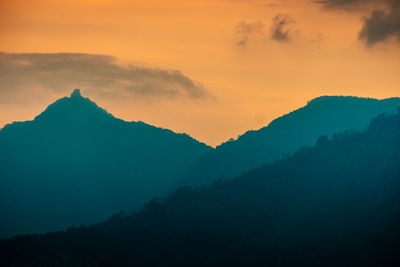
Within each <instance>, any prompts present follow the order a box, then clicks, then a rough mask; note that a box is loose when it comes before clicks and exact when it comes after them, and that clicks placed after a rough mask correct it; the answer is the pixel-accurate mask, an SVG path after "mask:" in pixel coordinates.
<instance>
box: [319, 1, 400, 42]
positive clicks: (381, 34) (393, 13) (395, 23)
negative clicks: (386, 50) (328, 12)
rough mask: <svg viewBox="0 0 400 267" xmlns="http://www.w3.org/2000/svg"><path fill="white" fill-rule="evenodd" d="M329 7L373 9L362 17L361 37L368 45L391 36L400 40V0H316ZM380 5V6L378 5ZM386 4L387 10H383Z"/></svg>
mask: <svg viewBox="0 0 400 267" xmlns="http://www.w3.org/2000/svg"><path fill="white" fill-rule="evenodd" d="M313 2H314V3H317V4H321V5H323V6H324V7H325V8H328V9H341V10H347V11H361V10H365V9H366V8H367V7H369V8H370V9H373V11H372V12H371V14H370V15H369V16H364V17H362V21H363V26H362V29H361V31H360V33H359V39H360V40H362V41H364V42H365V43H366V44H367V45H368V46H372V45H374V44H376V43H379V42H383V41H385V40H387V39H389V38H396V39H397V40H398V41H399V40H400V0H315V1H313ZM377 5H379V6H377ZM384 6H386V9H387V10H386V11H384V10H381V9H379V8H382V7H384Z"/></svg>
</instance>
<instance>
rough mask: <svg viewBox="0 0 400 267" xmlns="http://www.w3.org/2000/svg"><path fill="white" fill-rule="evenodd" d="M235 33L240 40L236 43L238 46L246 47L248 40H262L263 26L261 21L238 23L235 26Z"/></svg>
mask: <svg viewBox="0 0 400 267" xmlns="http://www.w3.org/2000/svg"><path fill="white" fill-rule="evenodd" d="M236 33H237V34H238V35H239V38H240V40H239V41H238V42H237V43H236V44H237V45H239V46H245V45H247V42H248V41H249V40H250V39H252V38H253V39H264V36H265V31H264V24H263V23H262V22H261V21H256V22H245V21H240V22H239V23H238V24H236Z"/></svg>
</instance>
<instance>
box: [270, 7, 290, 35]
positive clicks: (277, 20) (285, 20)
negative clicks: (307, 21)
mask: <svg viewBox="0 0 400 267" xmlns="http://www.w3.org/2000/svg"><path fill="white" fill-rule="evenodd" d="M272 22H273V24H272V26H271V39H272V40H275V41H289V40H290V32H291V29H290V27H289V25H290V24H292V23H293V20H292V19H291V18H290V16H289V15H283V14H278V15H276V16H275V17H274V18H273V19H272Z"/></svg>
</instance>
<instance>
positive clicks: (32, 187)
mask: <svg viewBox="0 0 400 267" xmlns="http://www.w3.org/2000/svg"><path fill="white" fill-rule="evenodd" d="M209 150H211V148H210V147H208V146H207V145H205V144H203V143H200V142H198V141H196V140H194V139H193V138H191V137H189V136H188V135H186V134H176V133H174V132H172V131H170V130H166V129H161V128H157V127H153V126H150V125H148V124H145V123H143V122H126V121H123V120H120V119H117V118H115V117H113V116H112V115H111V114H109V113H107V112H106V111H105V110H103V109H102V108H99V107H98V106H97V105H96V104H95V103H94V102H92V101H91V100H89V99H88V98H84V97H82V96H81V94H80V92H79V90H75V91H74V92H73V93H72V95H71V97H64V98H62V99H59V100H57V101H56V102H55V103H53V104H51V105H50V106H48V108H47V109H46V110H45V111H44V112H43V113H41V114H40V115H39V116H37V117H36V118H35V119H34V120H33V121H26V122H15V123H12V124H9V125H7V126H5V127H4V128H3V129H2V130H1V131H0V165H1V166H0V238H2V237H6V236H10V235H13V234H22V233H37V232H45V231H54V230H60V229H63V228H66V227H69V226H70V225H77V224H81V223H84V224H89V223H95V222H98V221H101V220H104V219H105V218H106V217H107V216H108V215H109V214H111V213H114V212H117V211H119V210H120V209H126V210H128V211H130V210H132V209H134V208H138V207H140V206H141V204H142V203H143V202H144V201H147V200H148V199H150V198H152V197H154V196H156V195H157V194H160V193H161V192H164V191H165V190H166V188H169V187H171V185H172V184H174V183H176V181H177V179H178V178H177V177H180V176H181V175H182V173H183V172H185V170H187V168H188V166H190V165H192V164H193V163H194V162H195V161H197V160H198V159H199V157H200V155H202V154H204V153H205V152H207V151H209Z"/></svg>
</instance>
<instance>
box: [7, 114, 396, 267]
mask: <svg viewBox="0 0 400 267" xmlns="http://www.w3.org/2000/svg"><path fill="white" fill-rule="evenodd" d="M399 136H400V109H399V113H397V114H396V115H379V116H378V117H376V118H374V119H373V120H372V122H371V123H370V124H369V127H368V128H367V129H366V130H365V131H362V132H360V133H354V132H342V133H338V134H335V135H333V136H332V137H331V138H328V137H326V136H322V137H320V138H318V140H317V142H316V144H315V146H313V147H303V148H301V149H300V150H298V151H297V152H295V153H294V154H293V155H292V156H288V157H287V158H285V159H281V160H278V161H277V162H275V163H274V164H267V165H263V166H260V167H259V168H256V169H253V170H250V171H248V172H246V173H244V174H242V175H240V176H238V177H235V178H233V179H228V180H222V181H216V182H214V183H212V184H209V185H203V186H197V187H188V186H187V187H183V188H180V189H178V190H176V191H175V192H174V193H172V194H171V195H170V196H169V197H168V198H166V199H154V200H152V201H150V202H149V203H148V204H147V205H146V207H145V208H144V209H143V210H141V211H140V212H136V213H133V214H131V215H128V216H126V215H124V214H121V213H119V214H115V215H114V216H112V217H110V218H109V219H108V220H107V221H105V222H104V223H100V224H96V225H92V226H90V227H79V228H70V229H68V231H63V232H57V233H49V234H46V235H34V236H22V237H17V238H13V239H10V240H3V241H0V253H2V255H0V256H1V258H2V261H3V263H4V264H5V266H366V267H368V266H389V267H392V266H393V267H394V266H400V254H399V253H398V252H399V249H400V242H399V240H400V138H399Z"/></svg>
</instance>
